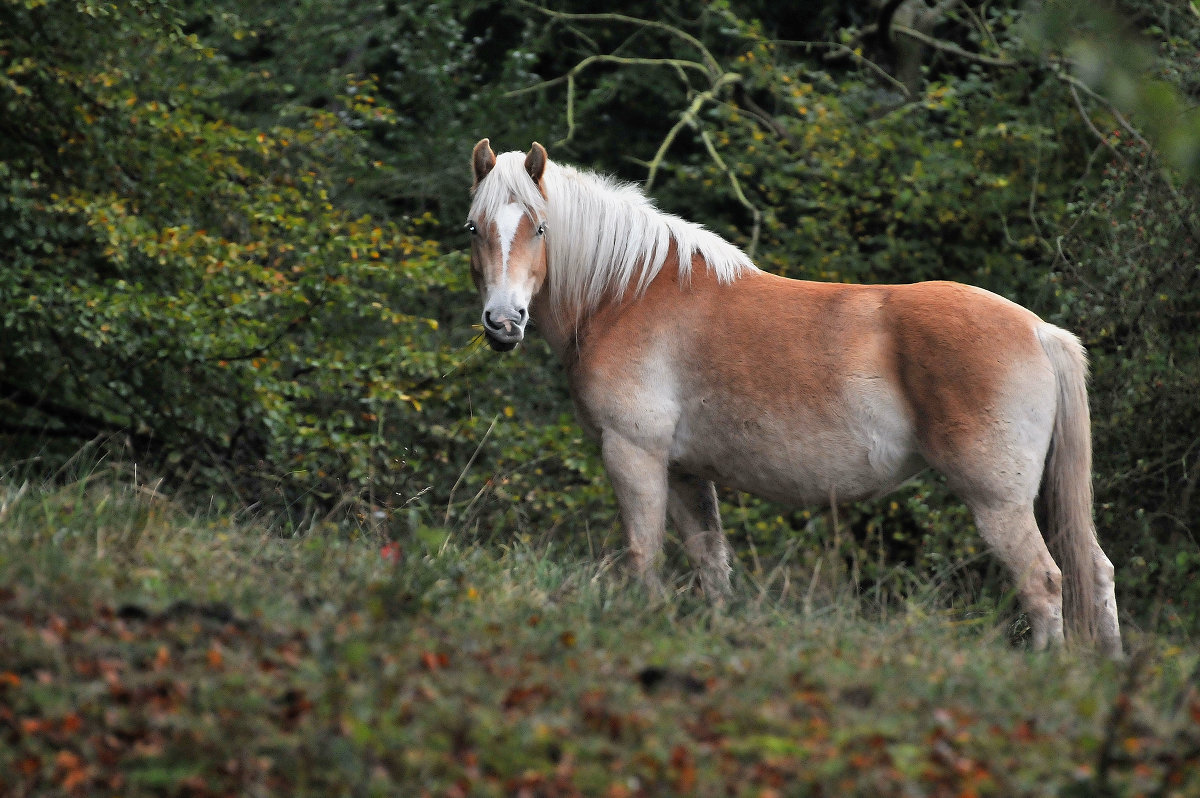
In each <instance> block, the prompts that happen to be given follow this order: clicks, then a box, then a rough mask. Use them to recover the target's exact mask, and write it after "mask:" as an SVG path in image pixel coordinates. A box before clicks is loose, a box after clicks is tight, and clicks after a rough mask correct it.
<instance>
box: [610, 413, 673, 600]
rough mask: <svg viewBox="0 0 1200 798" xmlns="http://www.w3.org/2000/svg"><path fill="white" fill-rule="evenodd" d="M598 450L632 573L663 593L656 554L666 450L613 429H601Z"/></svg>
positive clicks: (651, 589) (658, 593) (659, 540)
mask: <svg viewBox="0 0 1200 798" xmlns="http://www.w3.org/2000/svg"><path fill="white" fill-rule="evenodd" d="M601 452H602V454H603V456H604V468H605V470H606V471H607V472H608V481H609V482H610V483H611V484H612V487H613V493H615V494H616V497H617V505H618V506H619V507H620V509H621V521H622V522H623V523H624V525H625V535H626V537H627V538H628V541H629V553H630V556H631V558H632V560H633V570H634V573H635V574H636V575H637V577H638V578H639V579H640V580H641V581H642V584H643V585H645V586H646V589H647V590H648V591H649V592H650V593H651V594H654V595H656V596H665V595H666V588H665V587H664V586H663V583H662V579H661V578H660V577H659V575H658V558H659V554H660V553H661V552H662V545H663V531H664V527H665V525H666V511H667V457H666V452H665V450H664V451H662V452H658V451H654V450H651V449H647V448H646V447H644V446H641V445H639V444H637V443H634V442H633V441H630V440H629V439H627V438H625V437H624V436H622V435H620V434H619V433H616V432H613V431H612V430H605V431H604V432H603V434H602V437H601Z"/></svg>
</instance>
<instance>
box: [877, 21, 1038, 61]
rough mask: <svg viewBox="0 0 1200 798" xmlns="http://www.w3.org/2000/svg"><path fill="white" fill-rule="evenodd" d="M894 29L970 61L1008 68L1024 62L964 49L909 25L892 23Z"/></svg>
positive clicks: (936, 48) (934, 47)
mask: <svg viewBox="0 0 1200 798" xmlns="http://www.w3.org/2000/svg"><path fill="white" fill-rule="evenodd" d="M892 30H894V31H895V32H896V33H900V34H903V35H905V36H907V37H909V38H910V39H916V40H917V41H919V42H921V43H922V44H927V45H929V46H930V47H932V48H933V49H935V50H941V51H942V52H944V53H950V54H952V55H956V56H958V57H959V58H965V59H967V60H968V61H975V62H976V63H980V64H987V65H988V66H995V67H1006V68H1008V67H1018V66H1022V62H1020V61H1014V60H1012V59H1010V58H996V57H994V56H990V55H983V54H982V53H972V52H970V51H969V50H964V49H963V48H961V47H959V46H958V45H957V44H954V43H952V42H946V41H942V40H941V39H937V38H934V37H933V36H930V35H929V34H927V33H922V32H921V31H919V30H917V29H916V28H910V27H908V26H907V25H892Z"/></svg>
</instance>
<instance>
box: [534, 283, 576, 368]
mask: <svg viewBox="0 0 1200 798" xmlns="http://www.w3.org/2000/svg"><path fill="white" fill-rule="evenodd" d="M549 285H550V281H549V280H546V281H545V282H543V283H542V290H540V291H538V292H537V294H536V295H535V296H534V297H533V301H532V302H531V303H530V306H529V315H530V317H531V319H532V320H533V322H534V323H535V324H536V325H537V328H538V331H539V332H541V334H542V337H543V338H545V339H546V343H548V344H550V349H551V350H552V351H553V352H554V354H555V355H557V356H558V358H559V360H565V359H566V356H567V353H568V352H569V351H570V349H571V348H573V347H574V346H575V334H576V331H577V329H578V327H579V324H578V323H577V322H576V321H575V320H574V318H573V317H571V316H568V315H566V314H563V313H561V312H560V311H559V310H558V308H557V307H556V306H555V304H554V301H553V299H552V298H551V297H550V288H549Z"/></svg>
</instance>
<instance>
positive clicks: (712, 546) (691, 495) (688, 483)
mask: <svg viewBox="0 0 1200 798" xmlns="http://www.w3.org/2000/svg"><path fill="white" fill-rule="evenodd" d="M668 485H669V487H670V497H669V499H668V503H667V513H668V515H669V516H670V518H671V522H672V523H673V524H674V525H675V529H676V530H677V531H678V532H679V535H680V537H682V538H683V545H684V548H685V549H686V550H687V554H688V559H690V560H691V561H692V567H693V568H695V569H696V575H697V576H698V577H699V579H700V589H701V590H703V591H704V595H706V596H708V597H709V598H710V599H714V600H718V601H719V600H721V599H723V598H724V597H725V596H728V595H729V594H730V593H731V592H732V588H731V587H730V584H729V573H730V567H729V543H728V542H727V541H726V540H725V531H724V530H723V529H722V528H721V514H720V512H719V509H718V507H717V489H716V488H715V487H714V486H713V483H712V482H710V481H708V480H706V479H701V478H700V477H696V476H693V475H691V474H684V473H680V472H676V471H672V472H670V476H669V479H668Z"/></svg>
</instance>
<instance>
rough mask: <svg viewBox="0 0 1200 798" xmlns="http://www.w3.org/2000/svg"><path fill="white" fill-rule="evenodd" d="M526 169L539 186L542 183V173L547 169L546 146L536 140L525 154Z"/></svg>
mask: <svg viewBox="0 0 1200 798" xmlns="http://www.w3.org/2000/svg"><path fill="white" fill-rule="evenodd" d="M525 171H526V172H528V173H529V176H530V177H532V178H533V182H535V183H537V184H538V185H539V186H540V185H541V184H542V174H543V173H544V172H545V171H546V148H545V147H543V146H542V145H541V144H538V143H537V142H536V141H535V142H533V146H532V147H530V148H529V154H528V155H526V156H525Z"/></svg>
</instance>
